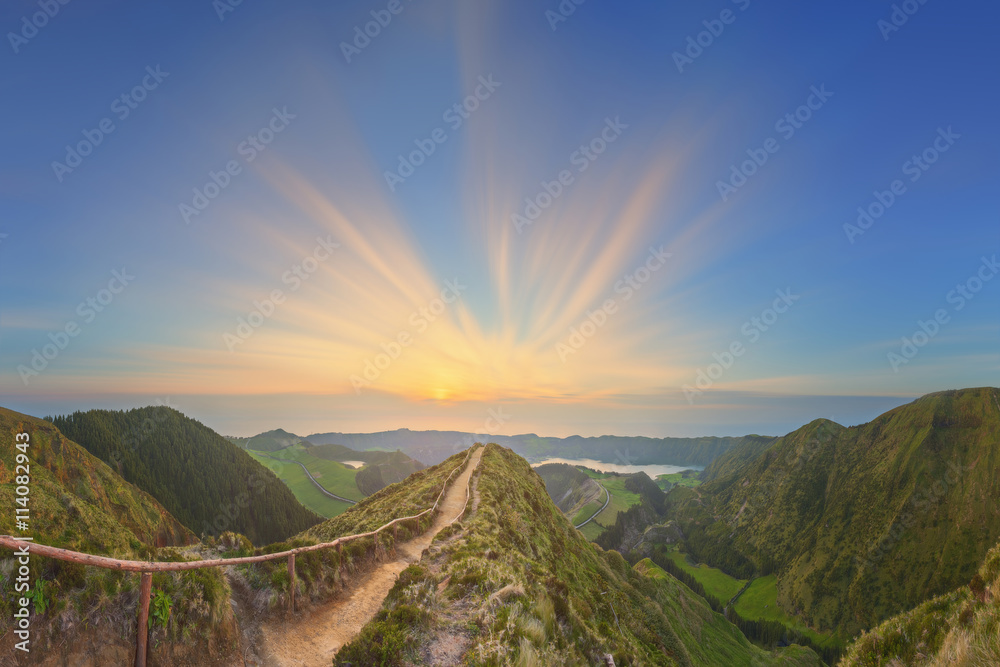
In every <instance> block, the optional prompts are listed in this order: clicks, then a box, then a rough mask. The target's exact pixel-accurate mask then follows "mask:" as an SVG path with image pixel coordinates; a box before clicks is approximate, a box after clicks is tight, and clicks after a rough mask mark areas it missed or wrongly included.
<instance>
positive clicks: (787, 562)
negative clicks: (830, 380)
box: [669, 388, 1000, 638]
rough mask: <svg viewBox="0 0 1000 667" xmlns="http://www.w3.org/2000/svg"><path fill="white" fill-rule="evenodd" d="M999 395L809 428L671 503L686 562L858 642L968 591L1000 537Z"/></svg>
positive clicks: (953, 397)
mask: <svg viewBox="0 0 1000 667" xmlns="http://www.w3.org/2000/svg"><path fill="white" fill-rule="evenodd" d="M997 395H998V390H996V389H991V388H980V389H967V390H961V391H947V392H941V393H936V394H930V395H928V396H924V397H922V398H920V399H918V400H916V401H914V402H912V403H910V404H907V405H904V406H901V407H899V408H897V409H895V410H892V411H890V412H887V413H885V414H883V415H881V416H880V417H878V418H876V419H875V420H873V421H871V422H869V423H867V424H862V425H860V426H855V427H851V428H844V427H842V426H840V425H837V424H835V423H833V422H830V421H827V420H817V421H814V422H812V423H810V424H808V425H806V426H804V427H803V428H801V429H799V430H798V431H795V432H793V433H790V434H788V435H786V436H784V437H782V438H779V439H778V440H777V441H776V442H775V443H774V444H773V445H771V446H770V447H769V448H767V449H766V450H764V451H763V452H762V453H760V454H759V455H758V456H757V457H756V458H753V459H750V460H749V461H748V462H746V463H744V464H743V465H742V466H734V467H733V468H732V469H729V470H724V471H721V472H720V474H718V475H716V476H715V477H714V479H712V480H711V481H709V482H707V483H705V484H703V485H702V486H700V487H698V489H696V490H694V489H683V490H681V489H677V490H675V491H674V492H672V493H671V494H670V497H669V500H670V502H671V515H672V516H673V517H674V518H676V519H677V520H678V523H679V524H680V526H681V528H682V530H683V532H684V534H685V536H686V546H687V548H688V550H689V552H691V553H692V555H693V556H694V557H695V558H696V560H697V561H699V562H704V563H707V564H709V565H714V566H717V567H721V568H722V569H724V570H726V571H727V572H728V573H729V574H731V575H734V576H737V577H739V578H746V577H748V576H751V575H753V574H758V575H766V574H771V573H774V574H777V603H778V604H779V605H780V607H781V608H782V609H783V610H784V611H785V612H787V613H789V614H792V615H795V616H797V617H798V618H800V619H802V620H803V621H804V622H805V623H807V624H808V625H809V626H811V627H812V628H814V629H817V630H820V631H834V632H836V633H838V634H839V636H841V637H842V638H847V637H850V636H853V635H855V634H857V633H858V632H860V631H861V630H863V629H865V628H869V627H872V626H874V625H875V624H877V623H878V622H880V621H882V620H884V619H886V618H888V617H889V616H891V615H893V614H896V613H899V612H901V611H903V610H905V609H909V608H912V607H914V606H915V605H917V604H919V603H920V602H922V601H924V600H926V599H928V598H930V597H932V596H935V595H939V594H941V593H944V592H946V591H949V590H952V589H954V588H955V587H957V586H959V585H960V584H962V583H963V582H967V581H969V579H970V578H971V577H972V575H973V574H974V572H975V570H976V567H977V565H978V564H979V563H980V562H981V561H982V559H983V557H984V556H985V555H986V553H987V551H988V550H989V548H990V547H991V546H992V545H994V544H996V542H997V540H998V538H1000V513H998V512H997V511H996V508H997V506H998V503H1000V477H998V476H997V474H996V471H997V469H998V467H1000V447H998V443H1000V406H998V400H997Z"/></svg>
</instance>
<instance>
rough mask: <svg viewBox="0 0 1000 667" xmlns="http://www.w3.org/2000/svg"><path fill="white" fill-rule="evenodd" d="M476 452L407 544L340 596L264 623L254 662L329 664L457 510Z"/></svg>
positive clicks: (304, 666) (286, 666) (303, 666)
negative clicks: (434, 514)
mask: <svg viewBox="0 0 1000 667" xmlns="http://www.w3.org/2000/svg"><path fill="white" fill-rule="evenodd" d="M482 454H483V450H482V448H480V449H478V450H476V451H475V452H474V453H473V454H472V456H471V457H470V459H469V465H468V466H467V467H466V469H465V470H464V471H463V472H462V473H461V474H460V475H459V476H458V477H457V478H456V479H455V480H454V481H453V482H452V484H451V486H450V488H449V489H448V491H447V492H446V493H445V495H444V498H442V501H441V511H440V512H439V514H438V515H437V518H436V519H435V520H434V523H433V525H432V526H431V528H430V529H429V530H428V531H427V532H425V533H424V534H422V535H420V536H418V537H415V538H413V539H412V540H409V541H407V542H401V543H399V544H397V545H396V552H395V554H394V556H393V557H392V559H391V560H388V561H385V562H383V563H381V564H380V565H378V566H377V567H376V568H375V569H374V570H372V571H371V572H369V573H368V574H366V575H365V576H362V577H359V578H358V579H357V581H356V583H355V585H353V586H352V587H351V588H350V590H349V591H348V592H347V593H346V594H345V597H341V598H339V599H337V600H334V601H333V602H330V603H328V604H326V605H324V606H321V607H316V608H313V609H312V610H310V611H308V612H304V613H303V614H302V615H301V616H299V617H296V618H292V619H289V620H276V621H272V622H268V623H265V624H264V625H263V626H262V627H261V633H260V636H261V644H262V645H261V646H260V648H259V650H258V651H257V653H258V654H259V655H262V656H264V657H263V659H262V662H261V663H260V664H263V665H266V666H267V667H293V666H294V667H319V666H321V665H322V666H323V667H327V666H328V665H330V664H331V662H332V661H333V658H334V656H335V655H336V654H337V651H339V650H340V648H341V647H342V646H343V645H344V644H346V643H348V642H349V641H351V639H353V638H354V637H355V635H357V634H358V633H359V632H360V631H361V629H362V628H363V627H364V626H365V624H367V623H368V621H370V620H371V619H372V618H373V617H374V616H375V614H376V612H378V610H379V609H380V608H381V607H382V602H383V600H385V597H386V595H388V593H389V591H390V590H391V589H392V587H393V585H394V584H395V583H396V578H397V577H398V576H399V573H400V572H402V571H403V570H404V569H406V567H407V566H409V565H411V564H413V563H416V562H418V561H419V560H420V559H421V557H422V555H423V553H424V550H425V549H427V547H429V546H430V544H431V542H432V541H433V540H434V537H435V536H436V535H437V534H438V533H439V532H441V530H442V529H443V528H444V527H445V526H447V525H449V524H451V523H453V522H454V521H455V519H456V518H457V517H458V515H459V514H460V513H461V512H462V510H463V509H464V507H465V501H466V489H467V488H468V482H469V478H470V477H471V476H472V473H473V471H474V470H475V469H476V467H477V466H478V465H479V459H480V458H481V457H482ZM470 505H471V503H470ZM439 650H441V657H442V658H445V657H446V656H450V654H451V653H452V652H454V648H451V650H449V647H445V646H442V647H441V648H440V649H439ZM445 664H447V660H446V661H445Z"/></svg>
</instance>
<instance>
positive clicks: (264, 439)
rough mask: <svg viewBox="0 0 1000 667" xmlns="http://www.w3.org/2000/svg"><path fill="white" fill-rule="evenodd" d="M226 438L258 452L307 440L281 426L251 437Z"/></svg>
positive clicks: (242, 447) (271, 450) (275, 449)
mask: <svg viewBox="0 0 1000 667" xmlns="http://www.w3.org/2000/svg"><path fill="white" fill-rule="evenodd" d="M226 439H227V440H229V441H230V442H232V443H233V444H234V445H236V446H238V447H240V448H241V449H252V450H254V451H256V452H276V451H278V450H279V449H284V448H285V447H291V446H292V445H298V444H300V443H303V442H306V440H305V439H304V438H300V437H299V436H297V435H295V434H294V433H289V432H288V431H285V430H283V429H280V428H276V429H274V430H273V431H267V432H265V433H258V434H257V435H255V436H253V437H251V438H239V437H235V436H229V437H227V438H226Z"/></svg>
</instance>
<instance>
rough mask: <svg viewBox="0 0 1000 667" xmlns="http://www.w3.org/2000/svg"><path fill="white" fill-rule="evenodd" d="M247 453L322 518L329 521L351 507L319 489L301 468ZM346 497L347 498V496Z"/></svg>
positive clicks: (259, 454) (258, 454) (258, 453)
mask: <svg viewBox="0 0 1000 667" xmlns="http://www.w3.org/2000/svg"><path fill="white" fill-rule="evenodd" d="M247 453H248V454H249V455H250V456H252V457H254V459H256V460H257V461H258V462H260V463H261V465H263V466H266V467H267V468H268V469H269V470H271V472H273V473H274V474H275V475H277V476H278V479H280V480H281V481H282V482H284V483H285V485H286V486H287V487H288V488H289V489H290V490H291V492H292V493H293V494H294V495H295V498H296V499H297V500H298V501H299V502H300V503H302V504H303V505H305V506H306V507H308V508H309V509H311V510H312V511H313V512H316V513H317V514H319V515H320V516H323V517H326V518H328V519H329V518H330V517H334V516H337V515H338V514H340V513H341V512H344V511H346V510H347V508H348V507H350V506H351V505H350V503H345V502H343V501H340V500H336V499H335V498H331V497H330V496H328V495H326V494H325V493H323V492H321V491H320V490H319V489H317V488H316V486H315V485H314V484H313V483H312V482H311V481H310V480H309V478H308V477H307V476H306V473H305V472H304V471H303V470H302V468H300V467H299V466H297V465H294V464H290V463H282V462H280V461H275V460H274V459H271V458H267V457H265V456H261V453H260V452H255V451H253V450H249V449H248V450H247ZM314 474H315V473H314ZM338 495H340V494H338ZM344 497H345V498H346V497H347V496H344Z"/></svg>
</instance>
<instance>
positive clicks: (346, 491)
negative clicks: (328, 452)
mask: <svg viewBox="0 0 1000 667" xmlns="http://www.w3.org/2000/svg"><path fill="white" fill-rule="evenodd" d="M271 456H274V457H277V458H279V459H288V460H290V461H299V462H300V463H302V464H303V465H305V467H307V468H309V472H311V473H312V476H313V477H315V478H316V481H317V482H319V483H320V484H322V485H323V488H325V489H326V490H327V491H329V492H330V493H335V494H337V495H338V496H343V497H344V498H350V499H351V500H361V499H362V498H364V497H365V495H364V494H363V493H361V491H360V490H359V489H358V485H357V484H355V483H354V476H355V475H356V474H357V472H358V471H357V470H356V469H354V468H351V467H350V466H346V465H344V464H343V463H340V462H338V461H328V460H327V459H321V458H318V457H315V456H310V454H309V450H308V448H306V447H302V446H301V445H294V446H292V447H286V448H285V449H282V450H279V451H277V452H272V453H271Z"/></svg>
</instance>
